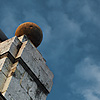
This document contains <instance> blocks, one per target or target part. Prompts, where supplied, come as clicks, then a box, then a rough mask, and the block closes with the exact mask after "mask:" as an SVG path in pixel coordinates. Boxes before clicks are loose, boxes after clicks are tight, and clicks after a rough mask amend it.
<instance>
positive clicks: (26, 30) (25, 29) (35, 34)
mask: <svg viewBox="0 0 100 100" xmlns="http://www.w3.org/2000/svg"><path fill="white" fill-rule="evenodd" d="M24 34H25V35H26V36H27V37H28V39H29V40H31V42H32V43H33V44H34V45H35V47H38V46H39V45H40V43H41V41H42V38H43V34H42V30H41V28H40V27H39V26H38V25H37V24H35V23H32V22H25V23H22V24H21V25H19V26H18V28H17V29H16V32H15V36H18V37H19V36H21V35H24Z"/></svg>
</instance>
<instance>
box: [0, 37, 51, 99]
mask: <svg viewBox="0 0 100 100" xmlns="http://www.w3.org/2000/svg"><path fill="white" fill-rule="evenodd" d="M52 85H53V73H52V72H51V71H50V70H49V68H48V67H47V66H46V61H45V59H44V58H43V57H42V55H41V54H40V53H39V51H38V50H37V49H36V48H35V47H34V45H33V44H32V43H31V42H30V40H28V39H27V37H26V36H21V37H19V38H17V37H13V38H11V39H9V40H6V41H4V42H2V43H0V92H1V93H2V94H3V95H4V97H5V98H6V99H7V100H46V97H47V95H48V93H49V92H50V91H51V88H52Z"/></svg>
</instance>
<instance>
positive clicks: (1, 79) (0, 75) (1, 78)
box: [0, 71, 7, 92]
mask: <svg viewBox="0 0 100 100" xmlns="http://www.w3.org/2000/svg"><path fill="white" fill-rule="evenodd" d="M6 79H7V77H6V76H5V75H4V74H3V72H2V71H0V92H2V89H3V87H4V83H5V81H6Z"/></svg>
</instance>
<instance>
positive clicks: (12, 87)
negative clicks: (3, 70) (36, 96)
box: [4, 76, 32, 100]
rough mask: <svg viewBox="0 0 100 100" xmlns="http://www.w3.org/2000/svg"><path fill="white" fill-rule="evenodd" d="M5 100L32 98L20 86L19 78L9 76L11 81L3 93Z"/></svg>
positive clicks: (26, 99)
mask: <svg viewBox="0 0 100 100" xmlns="http://www.w3.org/2000/svg"><path fill="white" fill-rule="evenodd" d="M4 97H5V98H7V100H32V99H31V98H30V96H29V95H28V94H27V93H26V92H25V90H24V89H23V88H22V87H21V86H20V80H19V79H17V78H16V77H14V76H11V81H10V83H9V86H8V88H7V91H6V92H5V94H4Z"/></svg>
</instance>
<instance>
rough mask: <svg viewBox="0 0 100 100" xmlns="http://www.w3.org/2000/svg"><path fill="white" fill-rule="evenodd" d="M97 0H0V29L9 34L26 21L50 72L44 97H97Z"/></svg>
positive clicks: (94, 99)
mask: <svg viewBox="0 0 100 100" xmlns="http://www.w3.org/2000/svg"><path fill="white" fill-rule="evenodd" d="M99 20H100V0H0V28H1V29H2V31H3V32H4V33H5V34H6V35H7V36H8V37H9V38H11V37H13V36H14V33H15V30H16V28H17V27H18V25H19V24H21V23H23V22H26V21H30V22H34V23H36V24H38V25H39V26H40V27H41V29H42V31H43V35H44V38H43V41H42V43H41V45H40V46H39V47H38V49H39V51H40V52H41V53H42V55H43V57H44V58H45V59H46V60H47V65H48V67H49V68H50V70H51V71H52V72H53V73H54V84H53V88H52V91H51V93H50V94H49V95H48V97H47V100H100V21H99Z"/></svg>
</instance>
